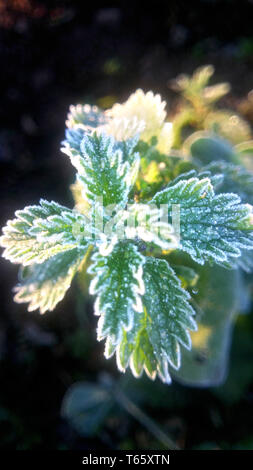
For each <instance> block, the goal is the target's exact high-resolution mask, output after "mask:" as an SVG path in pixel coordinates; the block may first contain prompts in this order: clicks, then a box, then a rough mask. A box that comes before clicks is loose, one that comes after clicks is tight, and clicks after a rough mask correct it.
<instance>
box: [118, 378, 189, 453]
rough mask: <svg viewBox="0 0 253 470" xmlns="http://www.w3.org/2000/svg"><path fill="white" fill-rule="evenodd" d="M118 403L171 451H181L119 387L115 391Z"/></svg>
mask: <svg viewBox="0 0 253 470" xmlns="http://www.w3.org/2000/svg"><path fill="white" fill-rule="evenodd" d="M114 396H115V399H116V401H117V402H118V403H119V404H120V405H121V406H122V407H123V408H124V409H125V410H126V411H127V412H128V413H129V414H130V415H131V416H133V418H135V419H136V420H137V421H139V423H141V424H142V425H143V426H145V428H147V429H148V431H149V432H150V433H151V434H153V436H155V438H156V439H158V440H159V441H160V442H161V443H162V444H163V445H164V446H165V447H166V449H169V450H180V448H179V447H178V446H177V444H175V442H173V441H172V439H170V438H169V437H168V436H167V434H165V432H164V431H163V430H162V429H161V428H160V427H159V426H158V425H157V424H156V423H155V421H153V419H151V418H150V417H149V416H147V415H146V414H145V413H144V412H143V411H142V410H141V409H140V408H139V407H138V406H137V405H136V404H135V403H133V402H132V400H130V399H129V398H128V397H127V395H125V393H124V392H122V390H121V389H119V388H118V387H117V388H116V390H114Z"/></svg>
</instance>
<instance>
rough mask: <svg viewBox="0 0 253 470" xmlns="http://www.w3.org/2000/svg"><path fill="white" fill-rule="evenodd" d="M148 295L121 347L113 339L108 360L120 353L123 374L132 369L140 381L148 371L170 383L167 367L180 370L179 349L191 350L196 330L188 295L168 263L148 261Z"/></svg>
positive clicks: (119, 358) (146, 278)
mask: <svg viewBox="0 0 253 470" xmlns="http://www.w3.org/2000/svg"><path fill="white" fill-rule="evenodd" d="M143 271H144V283H145V294H144V295H143V305H144V310H143V312H140V313H137V312H135V314H134V319H133V327H132V329H131V330H129V331H124V333H123V336H122V339H121V342H120V344H119V345H118V346H116V345H113V344H112V342H111V341H110V339H108V340H107V344H106V356H107V357H110V356H111V355H112V354H113V353H114V352H115V351H116V353H117V364H118V367H119V369H120V370H123V371H124V370H125V369H126V367H127V366H128V365H130V367H131V370H132V372H133V374H134V375H135V376H136V377H138V376H140V375H141V373H142V371H143V370H145V371H146V373H147V375H148V376H149V377H151V378H152V379H154V378H155V376H156V374H157V373H158V375H159V376H160V378H161V379H162V381H163V382H167V383H170V381H171V379H170V374H169V371H168V366H172V367H173V368H175V369H178V368H179V367H180V345H182V346H183V347H186V348H187V349H189V348H190V347H191V341H190V335H189V333H188V331H187V330H188V329H191V330H196V329H197V325H196V323H195V321H194V319H193V318H192V316H193V315H194V310H193V309H192V307H191V305H190V304H189V294H188V293H187V292H186V291H185V290H184V289H182V287H181V286H180V281H179V279H178V278H177V277H176V275H175V273H174V271H173V270H172V269H171V268H170V266H169V265H168V263H167V262H166V261H165V260H161V259H155V258H147V259H146V262H145V264H144V266H143Z"/></svg>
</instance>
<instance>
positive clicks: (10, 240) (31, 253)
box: [0, 199, 91, 266]
mask: <svg viewBox="0 0 253 470" xmlns="http://www.w3.org/2000/svg"><path fill="white" fill-rule="evenodd" d="M15 215H16V219H13V220H9V221H8V222H7V225H6V227H4V228H3V236H2V237H1V238H0V244H1V246H2V247H4V248H5V250H4V252H3V257H4V258H6V259H9V260H10V261H12V262H13V263H22V264H23V265H24V266H27V265H29V264H33V263H43V262H44V261H46V260H47V259H48V258H51V257H52V256H54V255H56V254H58V253H61V252H64V251H67V250H72V249H73V248H75V247H77V246H79V245H82V244H84V245H85V243H86V242H85V241H84V239H83V241H82V240H81V241H80V238H79V237H77V236H75V232H74V231H73V226H74V224H79V225H80V226H81V227H85V231H87V236H89V237H90V236H91V235H90V234H91V229H90V228H89V224H88V223H87V219H86V218H85V217H84V216H83V215H81V214H79V213H77V212H74V211H72V210H70V209H68V208H66V207H64V206H61V205H60V204H57V203H56V202H53V201H51V202H48V201H45V200H43V199H41V200H40V205H37V206H27V207H26V208H25V209H24V210H19V211H16V212H15Z"/></svg>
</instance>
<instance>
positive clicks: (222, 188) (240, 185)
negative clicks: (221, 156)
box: [205, 161, 253, 205]
mask: <svg viewBox="0 0 253 470" xmlns="http://www.w3.org/2000/svg"><path fill="white" fill-rule="evenodd" d="M205 170H206V171H207V172H208V171H209V172H210V173H211V174H212V175H217V176H219V175H223V178H222V179H223V181H221V183H220V184H219V192H222V193H231V192H234V193H236V194H238V196H239V197H240V198H241V200H242V202H244V203H249V204H251V205H253V173H252V172H250V171H248V170H246V169H245V168H244V167H243V166H240V165H233V163H228V162H224V161H216V162H213V163H210V164H209V165H208V166H206V167H205Z"/></svg>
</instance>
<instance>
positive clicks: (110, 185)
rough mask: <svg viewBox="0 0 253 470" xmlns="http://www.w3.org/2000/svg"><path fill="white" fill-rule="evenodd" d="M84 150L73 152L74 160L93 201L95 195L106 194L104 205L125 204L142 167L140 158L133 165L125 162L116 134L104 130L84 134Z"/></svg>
mask: <svg viewBox="0 0 253 470" xmlns="http://www.w3.org/2000/svg"><path fill="white" fill-rule="evenodd" d="M80 149H81V153H80V154H75V153H73V154H71V155H70V159H71V163H72V164H73V166H74V167H75V168H76V169H77V171H78V178H79V179H80V181H81V183H82V184H83V186H84V192H85V196H86V198H87V199H88V202H89V203H91V204H92V203H93V201H94V198H95V197H103V199H104V205H105V206H107V205H110V204H116V205H118V206H119V207H124V206H125V204H126V203H127V198H128V194H129V191H130V189H131V187H132V184H133V182H134V179H135V178H136V176H137V173H138V168H139V157H138V155H136V159H135V160H134V162H133V163H132V164H131V165H130V163H129V162H127V161H126V162H124V161H123V153H122V150H121V149H120V148H118V147H117V145H116V141H115V139H114V138H113V137H112V136H107V135H105V134H104V133H103V134H101V135H99V136H97V135H96V134H92V135H84V137H83V139H82V141H81V146H80Z"/></svg>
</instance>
